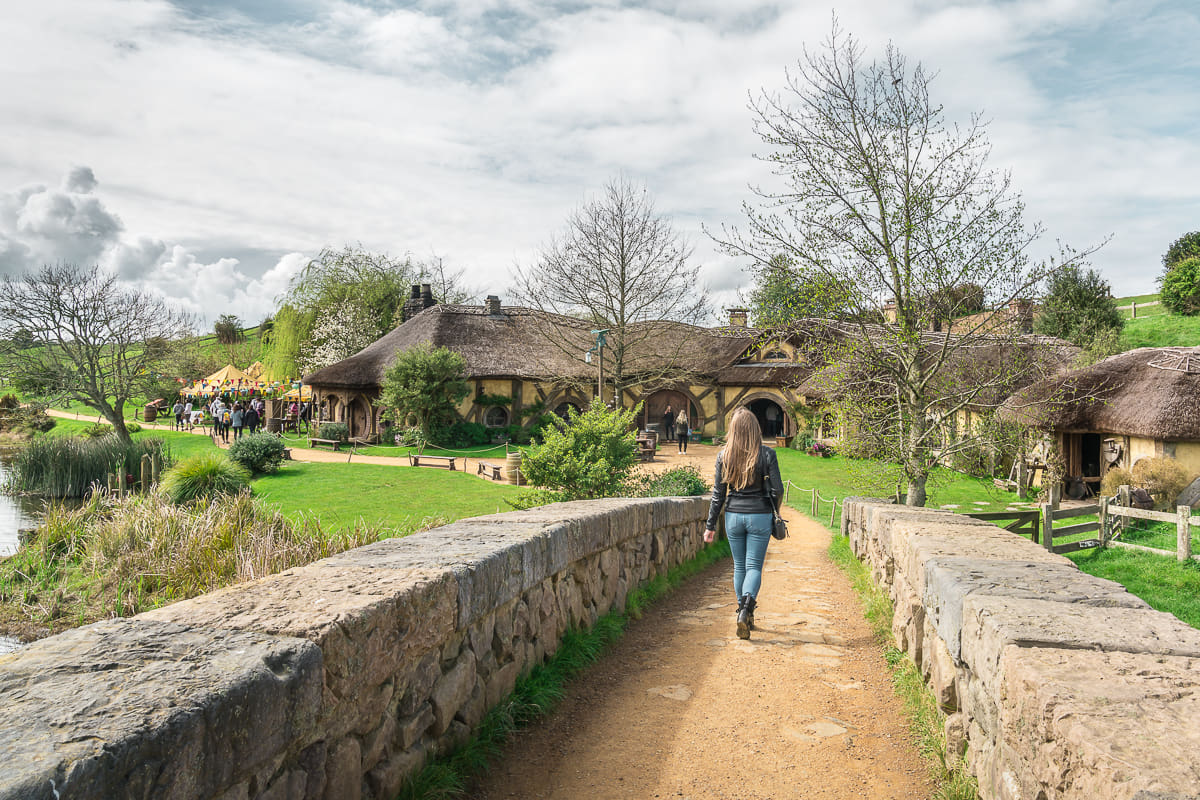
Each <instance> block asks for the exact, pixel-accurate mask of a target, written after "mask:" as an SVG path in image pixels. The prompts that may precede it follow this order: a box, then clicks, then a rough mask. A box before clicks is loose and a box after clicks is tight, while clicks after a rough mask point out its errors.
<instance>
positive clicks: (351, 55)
mask: <svg viewBox="0 0 1200 800" xmlns="http://www.w3.org/2000/svg"><path fill="white" fill-rule="evenodd" d="M180 5H182V3H180V4H176V5H172V4H170V3H167V2H165V0H149V1H148V2H130V1H129V0H43V1H42V2H39V3H22V4H8V7H6V8H5V9H4V10H3V11H0V22H2V23H3V24H0V47H2V48H3V49H4V52H5V53H6V58H5V60H4V62H3V63H2V64H0V80H2V81H3V82H4V85H5V87H6V89H5V92H4V93H2V94H0V117H2V118H4V119H5V128H6V152H5V153H4V154H0V190H2V189H3V188H4V187H17V186H26V187H27V188H26V189H23V190H16V191H14V192H12V193H11V194H6V195H4V196H3V198H0V269H4V268H10V266H11V265H13V264H17V263H30V262H31V261H33V262H36V261H38V260H40V259H44V258H46V257H48V256H50V255H54V254H59V253H61V255H56V257H62V258H66V257H72V258H75V257H80V258H82V257H84V256H91V257H92V258H97V259H98V258H101V257H102V256H103V258H105V259H106V263H109V264H110V265H111V266H113V268H115V269H117V270H119V272H120V273H121V275H122V276H123V277H125V278H127V279H129V280H144V281H146V282H147V284H148V285H153V286H156V287H157V288H159V290H161V291H164V292H166V293H169V294H170V293H180V294H178V295H173V296H178V297H179V298H180V299H181V300H183V301H185V302H188V303H192V304H195V306H196V307H197V308H202V309H203V310H204V312H205V313H206V314H207V315H208V316H209V317H215V316H216V315H217V314H219V313H222V312H224V311H227V310H233V313H238V314H239V315H242V316H244V317H246V318H252V317H253V316H254V315H256V314H258V313H259V311H258V309H260V308H263V309H265V308H267V307H269V304H270V301H272V300H273V299H274V296H275V295H276V294H277V293H278V291H279V289H281V288H282V286H281V285H279V281H280V277H281V275H283V274H284V273H287V269H288V267H287V265H285V264H284V262H283V261H281V260H280V256H279V254H280V253H293V254H299V253H315V252H316V251H317V250H318V249H319V248H320V247H322V246H324V245H332V246H335V247H336V246H340V245H341V244H343V243H347V242H361V243H362V244H363V245H364V246H365V247H368V248H370V249H375V250H381V251H389V252H393V253H402V252H406V251H411V252H414V253H427V252H433V251H436V252H439V253H441V254H443V255H445V256H446V257H447V259H448V261H449V262H451V263H452V264H453V265H455V266H460V265H461V266H463V267H465V268H466V269H467V271H468V273H467V276H466V277H467V280H468V282H469V283H471V284H473V285H478V286H480V287H481V288H482V289H484V290H485V291H487V292H494V291H500V292H503V290H504V289H505V288H506V284H507V283H508V279H507V276H508V272H509V269H510V267H511V265H512V264H513V262H514V261H526V260H528V259H529V258H531V257H532V254H533V253H534V252H535V250H536V248H537V246H538V245H539V243H540V242H543V241H545V240H546V239H547V238H548V237H549V236H550V234H551V233H552V232H554V231H556V230H557V229H559V227H560V226H561V225H562V222H563V220H564V219H565V217H566V215H567V213H568V212H569V211H570V210H571V208H573V207H574V206H576V205H578V204H579V203H580V202H581V201H582V200H583V199H584V196H585V195H586V194H587V192H589V191H594V190H596V189H597V188H599V187H600V186H601V185H602V184H603V183H604V181H605V180H606V179H607V178H609V177H612V176H613V175H614V174H615V173H617V172H618V171H624V172H626V173H628V174H629V175H630V176H631V177H634V178H635V179H639V180H643V181H645V182H646V183H647V184H648V186H649V188H650V190H651V192H653V193H654V194H655V195H656V198H657V205H658V208H659V210H660V211H662V212H664V213H667V214H670V215H672V216H673V217H674V218H675V220H676V225H677V227H678V228H679V229H680V230H682V231H683V232H685V233H686V234H687V235H688V236H689V238H690V239H691V241H692V242H693V244H694V245H695V247H696V255H697V258H698V259H699V260H701V261H702V262H703V263H704V264H705V265H706V274H708V275H710V280H711V282H712V284H713V285H715V286H720V287H722V289H721V291H722V294H721V295H720V297H719V298H718V302H719V303H725V302H733V299H728V300H725V299H721V298H732V294H731V293H732V292H733V288H732V286H733V284H735V283H736V281H737V280H739V278H738V277H737V275H738V273H737V269H738V265H737V263H736V262H735V261H733V260H731V259H730V258H728V257H726V256H724V255H722V254H720V253H718V252H717V251H716V249H715V248H714V247H713V246H712V244H711V242H709V241H708V240H707V239H706V238H705V237H704V236H703V234H702V233H701V231H700V225H701V224H702V223H705V224H708V225H709V226H710V227H719V226H720V225H721V223H727V222H732V223H737V222H738V221H739V219H740V217H741V212H740V205H741V202H742V201H743V200H744V199H746V198H747V197H748V192H747V191H746V184H747V183H754V182H759V181H764V180H769V177H770V176H769V174H768V173H767V172H766V170H765V167H764V165H763V164H761V163H759V162H756V161H754V160H753V159H752V158H751V154H752V153H755V152H763V151H765V149H766V148H765V147H764V146H763V144H762V143H761V142H759V141H757V140H756V139H755V138H754V136H753V134H752V132H751V124H750V115H749V113H748V111H747V110H746V101H747V93H748V92H757V91H758V90H759V89H760V88H762V87H766V88H767V89H775V88H778V87H780V86H782V84H783V80H784V67H785V66H787V65H789V64H793V63H794V62H795V61H796V59H797V58H799V57H800V55H801V47H802V45H808V46H810V47H812V46H816V45H819V43H820V41H821V40H822V39H823V38H824V36H825V34H826V33H827V31H828V29H829V23H830V11H829V7H828V6H821V5H820V4H813V3H808V2H801V0H793V2H781V3H774V2H770V3H769V2H752V3H740V2H739V3H728V2H722V0H687V2H684V0H647V2H644V3H642V4H641V6H640V7H639V6H635V5H632V4H628V3H622V2H617V0H611V2H582V0H581V1H580V2H552V1H551V0H519V1H518V2H513V1H512V0H505V1H504V2H501V0H486V1H483V0H458V1H457V2H450V0H423V1H421V2H414V3H406V4H403V5H404V7H403V8H395V7H392V8H386V7H383V5H382V4H377V3H355V2H351V1H350V0H309V2H306V3H294V4H288V6H286V9H285V7H283V6H280V7H278V8H276V7H274V6H269V5H265V4H259V5H255V6H253V8H254V9H256V10H257V11H258V12H259V13H260V16H259V17H254V16H253V15H251V13H250V12H249V11H246V10H245V9H243V8H242V4H238V3H236V2H233V0H230V2H228V4H227V5H228V7H229V8H231V9H236V10H234V11H230V12H229V13H228V14H225V15H224V16H214V15H213V14H214V13H215V12H212V11H211V9H212V8H213V7H214V5H215V4H214V3H205V4H204V5H203V8H205V9H208V10H207V11H205V12H203V13H201V12H192V13H185V12H184V11H182V10H181V9H180ZM838 7H839V14H840V15H841V19H842V22H843V25H844V27H845V28H846V29H847V30H850V31H852V32H854V33H855V34H856V35H858V36H860V37H861V39H862V41H863V43H864V45H865V46H866V47H867V48H868V52H869V53H870V54H875V55H877V54H879V53H881V51H882V48H883V46H884V45H885V44H886V42H887V41H888V40H889V39H894V40H895V41H896V42H897V44H898V45H899V46H900V47H901V48H902V49H903V50H904V51H905V52H906V54H907V55H908V56H909V57H910V59H911V60H912V61H913V62H916V61H923V62H925V63H926V65H927V66H930V67H932V68H934V69H936V70H937V71H938V72H939V77H938V79H937V82H936V83H935V85H934V90H935V93H936V97H937V99H939V100H940V101H941V102H943V103H944V104H945V106H946V109H947V113H948V115H949V116H950V117H951V118H957V119H962V118H963V117H964V116H965V115H966V114H967V113H968V112H969V111H971V110H976V109H980V108H983V109H985V110H986V112H987V114H988V116H990V117H991V118H992V119H994V120H995V123H994V124H993V126H992V128H991V135H992V140H993V142H994V145H995V148H994V164H995V165H996V166H997V167H1001V168H1006V167H1011V168H1012V170H1013V174H1014V179H1015V183H1016V185H1017V186H1018V187H1020V188H1022V189H1023V190H1024V191H1025V194H1026V198H1027V200H1028V204H1029V209H1030V215H1031V217H1032V218H1035V219H1042V220H1044V221H1045V222H1046V223H1047V227H1048V228H1049V231H1050V233H1051V234H1052V236H1053V235H1061V236H1063V238H1065V239H1066V240H1068V241H1071V242H1076V243H1081V244H1086V243H1090V242H1095V241H1098V240H1099V239H1101V238H1102V237H1103V236H1104V235H1106V234H1107V233H1109V232H1115V233H1116V239H1115V240H1114V242H1113V244H1112V245H1110V246H1109V247H1108V248H1106V250H1105V251H1103V252H1102V253H1101V256H1100V257H1099V258H1098V259H1097V265H1098V266H1100V267H1101V268H1102V270H1103V271H1104V272H1105V274H1106V275H1107V276H1108V277H1109V278H1110V280H1112V281H1113V282H1114V284H1115V288H1117V289H1118V290H1119V291H1129V292H1133V291H1145V290H1149V289H1150V288H1152V285H1153V284H1152V279H1153V274H1154V270H1153V269H1151V270H1147V264H1151V265H1156V264H1157V260H1158V256H1159V254H1160V253H1161V251H1162V250H1163V249H1164V248H1165V247H1166V245H1167V244H1168V243H1169V242H1170V241H1172V240H1173V239H1174V238H1176V237H1177V236H1178V235H1179V234H1180V233H1181V232H1183V231H1186V230H1192V229H1194V228H1195V227H1197V225H1196V223H1195V218H1196V217H1197V215H1198V214H1200V208H1198V206H1197V202H1196V200H1195V193H1194V191H1193V189H1192V187H1194V186H1196V185H1197V184H1198V183H1200V174H1198V172H1197V170H1198V169H1200V167H1198V166H1197V165H1200V136H1198V135H1197V133H1198V131H1197V119H1200V115H1198V114H1197V113H1196V112H1197V111H1200V109H1198V108H1197V100H1196V97H1195V95H1194V92H1193V90H1192V87H1193V86H1194V85H1195V83H1196V77H1197V71H1198V69H1200V67H1198V66H1197V56H1196V54H1195V51H1194V49H1193V48H1192V46H1191V42H1192V41H1193V40H1194V38H1195V36H1196V35H1200V31H1198V30H1197V27H1198V24H1197V22H1196V20H1195V15H1194V12H1189V10H1188V9H1189V7H1188V5H1187V4H1185V3H1170V2H1153V1H1152V0H1146V1H1145V2H1133V0H1015V1H1011V2H1010V1H1006V2H998V1H989V0H958V1H957V2H954V3H945V2H940V1H939V2H934V0H888V1H887V2H884V0H844V2H839V4H838ZM247 8H250V7H247ZM285 10H286V11H287V15H285V13H284V11H285ZM268 13H275V14H276V15H277V17H278V18H277V19H267V18H264V17H263V16H262V15H264V14H268ZM302 14H303V15H306V16H303V17H302V18H298V16H299V15H302ZM78 162H84V163H86V164H88V165H90V166H91V167H93V168H94V169H95V172H96V174H97V175H99V176H100V178H101V179H102V181H103V183H102V184H99V185H97V182H96V180H95V176H94V175H92V176H90V178H89V174H87V173H83V172H79V171H76V172H73V173H71V175H69V176H68V180H66V181H65V182H64V183H63V184H62V185H60V186H59V187H58V188H57V189H48V188H45V185H44V184H45V183H46V182H48V181H53V180H54V179H55V178H56V176H58V175H60V174H61V172H62V169H63V166H64V165H66V164H71V163H78ZM29 192H32V194H28V193H29ZM23 193H25V194H23ZM101 194H102V197H103V201H101V200H100V199H99V198H100V196H101ZM34 195H37V197H36V198H34ZM18 208H19V209H20V211H16V210H13V209H18ZM108 209H119V211H120V217H117V215H116V214H115V213H113V212H111V211H109V210H108ZM22 215H23V216H22ZM22 219H23V220H24V221H23V222H21V221H20V220H22ZM179 248H183V253H182V255H179V254H178V250H179ZM200 253H204V254H205V255H203V256H201V255H198V254H200ZM247 253H255V254H264V253H265V254H267V255H253V256H247V255H245V254H247ZM93 254H94V255H93ZM233 254H237V255H236V256H235V255H233ZM221 256H225V258H222V257H221ZM296 257H297V258H302V257H301V256H296ZM84 260H87V259H86V258H85V259H84ZM285 260H286V257H285ZM289 263H290V262H289ZM287 274H290V273H287ZM198 275H199V276H203V278H204V280H205V284H206V286H207V287H209V288H208V290H207V291H208V293H204V292H199V293H197V292H195V291H194V290H193V287H194V285H195V283H196V277H197V276H198ZM239 282H240V283H239ZM283 283H284V284H285V283H286V281H284V282H283ZM212 287H219V289H218V288H212ZM273 287H274V288H273ZM264 302H265V303H266V305H264ZM218 305H220V306H221V307H220V308H217V307H216V306H218ZM239 309H244V310H239Z"/></svg>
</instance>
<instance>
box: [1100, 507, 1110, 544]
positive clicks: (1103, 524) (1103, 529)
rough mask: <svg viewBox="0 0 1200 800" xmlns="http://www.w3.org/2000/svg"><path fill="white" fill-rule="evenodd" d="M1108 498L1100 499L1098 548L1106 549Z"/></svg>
mask: <svg viewBox="0 0 1200 800" xmlns="http://www.w3.org/2000/svg"><path fill="white" fill-rule="evenodd" d="M1108 522H1109V520H1108V498H1107V497H1101V498H1100V546H1101V547H1108Z"/></svg>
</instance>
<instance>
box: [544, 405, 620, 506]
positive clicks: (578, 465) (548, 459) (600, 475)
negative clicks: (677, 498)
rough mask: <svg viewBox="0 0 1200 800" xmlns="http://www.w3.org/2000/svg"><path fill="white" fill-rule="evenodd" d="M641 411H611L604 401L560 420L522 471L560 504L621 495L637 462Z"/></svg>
mask: <svg viewBox="0 0 1200 800" xmlns="http://www.w3.org/2000/svg"><path fill="white" fill-rule="evenodd" d="M637 414H638V409H636V408H635V409H629V410H626V409H621V408H615V409H611V410H610V409H609V408H608V407H607V406H605V405H604V403H602V402H601V401H600V400H599V398H597V399H594V400H592V404H591V406H589V407H588V409H587V411H584V412H582V413H577V412H575V411H574V410H571V411H570V412H569V416H568V419H567V421H566V422H563V421H562V420H560V419H558V418H557V417H556V418H555V420H554V422H555V424H553V425H551V426H550V427H548V428H546V430H545V431H544V433H543V435H542V443H541V444H540V445H537V446H535V447H533V448H532V450H531V451H530V452H529V454H528V455H527V456H526V457H525V459H524V461H523V462H522V464H521V471H522V473H523V474H524V476H525V477H526V478H527V479H528V480H529V482H530V483H531V484H533V485H534V486H539V487H542V488H544V489H549V490H551V491H552V492H554V493H555V497H553V498H550V499H557V500H582V499H590V498H595V497H612V496H614V495H617V494H619V493H620V492H621V490H622V488H623V487H624V486H625V482H626V480H627V479H628V477H629V473H630V471H631V470H632V469H633V467H634V464H635V463H636V462H637V442H636V441H635V434H634V429H635V422H636V420H637Z"/></svg>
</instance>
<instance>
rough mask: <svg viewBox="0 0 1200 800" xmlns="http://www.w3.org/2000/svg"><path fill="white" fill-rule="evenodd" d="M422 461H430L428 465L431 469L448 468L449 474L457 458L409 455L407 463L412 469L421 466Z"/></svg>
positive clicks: (452, 470)
mask: <svg viewBox="0 0 1200 800" xmlns="http://www.w3.org/2000/svg"><path fill="white" fill-rule="evenodd" d="M422 461H432V462H434V463H432V464H429V465H428V466H431V467H449V468H450V471H451V472H454V471H455V470H454V464H455V462H457V461H458V456H420V455H413V454H409V456H408V463H409V464H411V465H412V466H414V467H419V466H421V462H422Z"/></svg>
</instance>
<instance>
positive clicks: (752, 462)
mask: <svg viewBox="0 0 1200 800" xmlns="http://www.w3.org/2000/svg"><path fill="white" fill-rule="evenodd" d="M761 448H762V428H760V427H759V426H758V419H757V418H756V417H755V416H754V414H753V412H751V411H750V409H748V408H746V407H745V406H743V407H741V408H739V409H738V410H737V411H735V412H733V419H732V420H730V422H729V441H728V442H726V444H725V449H723V450H722V451H721V477H722V478H724V480H725V483H727V484H728V485H730V486H732V487H733V488H734V489H739V490H741V489H745V488H746V487H747V486H749V485H750V484H752V483H754V474H755V472H757V471H758V453H759V450H760V449H761Z"/></svg>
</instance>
